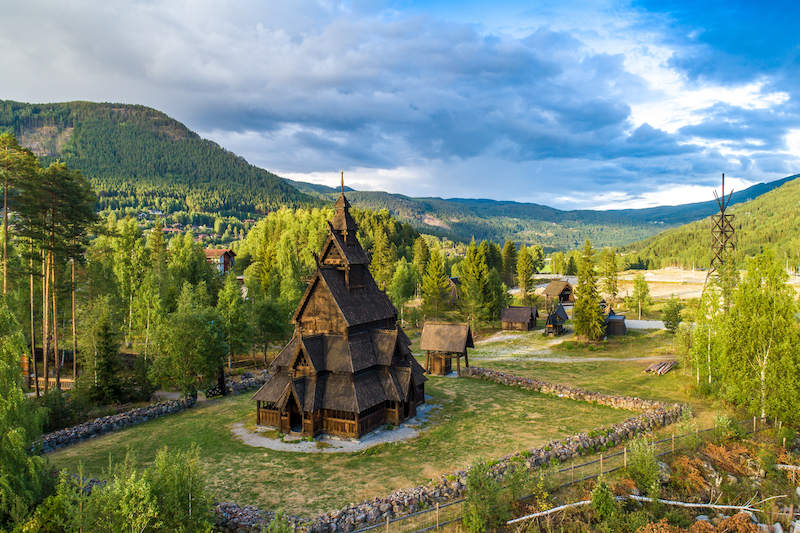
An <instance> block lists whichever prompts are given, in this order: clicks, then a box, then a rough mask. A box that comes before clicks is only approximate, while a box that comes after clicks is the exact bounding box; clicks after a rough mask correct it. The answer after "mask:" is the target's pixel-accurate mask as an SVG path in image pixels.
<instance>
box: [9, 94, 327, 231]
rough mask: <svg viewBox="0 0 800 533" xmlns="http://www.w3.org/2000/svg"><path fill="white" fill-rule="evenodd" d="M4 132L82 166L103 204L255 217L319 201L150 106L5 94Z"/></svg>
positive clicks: (45, 155)
mask: <svg viewBox="0 0 800 533" xmlns="http://www.w3.org/2000/svg"><path fill="white" fill-rule="evenodd" d="M0 131H10V132H12V133H14V135H15V136H16V137H17V139H18V140H19V142H20V144H22V145H25V146H28V147H30V148H31V149H32V150H33V151H34V152H35V153H36V155H37V156H39V157H40V159H41V160H42V161H43V163H45V164H47V163H48V162H50V161H53V160H55V159H60V160H62V161H64V162H66V163H67V165H69V166H70V168H74V169H79V170H81V171H82V172H83V174H84V175H85V176H86V177H87V178H88V179H89V181H90V182H91V184H92V186H93V187H94V189H95V191H96V192H97V193H98V196H99V208H100V209H104V208H110V209H115V210H122V211H124V210H125V209H126V208H130V209H142V208H156V209H160V210H162V211H164V212H170V213H173V212H176V211H195V212H203V213H214V214H220V215H233V216H239V217H243V218H247V217H250V216H255V215H258V214H264V213H267V212H269V211H271V210H275V209H278V208H279V207H281V206H284V205H285V206H290V207H295V206H299V205H309V204H311V205H317V204H319V200H317V199H316V198H313V197H311V196H308V195H306V194H304V193H302V192H300V191H298V189H296V188H295V187H292V186H291V185H290V184H288V183H286V182H285V181H283V180H282V179H281V178H279V177H278V176H276V175H275V174H272V173H270V172H267V171H266V170H264V169H261V168H258V167H256V166H253V165H250V164H249V163H247V161H245V160H244V159H243V158H241V157H239V156H237V155H236V154H234V153H232V152H229V151H227V150H225V149H223V148H221V147H220V146H219V145H217V144H216V143H214V142H212V141H209V140H206V139H202V138H200V136H199V135H197V134H196V133H195V132H193V131H191V130H189V129H188V128H187V127H186V126H184V125H183V124H181V123H180V122H178V121H176V120H174V119H172V118H170V117H168V116H167V115H165V114H164V113H161V112H160V111H156V110H155V109H151V108H149V107H144V106H140V105H124V104H107V103H104V104H96V103H91V102H67V103H57V104H36V105H33V104H24V103H19V102H12V101H2V100H0Z"/></svg>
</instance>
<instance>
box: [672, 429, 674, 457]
mask: <svg viewBox="0 0 800 533" xmlns="http://www.w3.org/2000/svg"><path fill="white" fill-rule="evenodd" d="M672 453H675V433H673V434H672Z"/></svg>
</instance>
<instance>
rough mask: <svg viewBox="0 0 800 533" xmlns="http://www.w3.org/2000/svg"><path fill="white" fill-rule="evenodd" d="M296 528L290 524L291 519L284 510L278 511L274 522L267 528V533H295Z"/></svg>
mask: <svg viewBox="0 0 800 533" xmlns="http://www.w3.org/2000/svg"><path fill="white" fill-rule="evenodd" d="M293 532H294V528H293V527H292V524H291V523H289V519H288V518H287V517H286V515H285V514H284V512H283V509H278V512H276V513H275V517H274V518H273V519H272V522H270V523H269V525H268V526H267V533H293Z"/></svg>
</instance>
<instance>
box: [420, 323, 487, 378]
mask: <svg viewBox="0 0 800 533" xmlns="http://www.w3.org/2000/svg"><path fill="white" fill-rule="evenodd" d="M474 347H475V343H473V342H472V330H471V329H470V327H469V324H451V323H446V322H425V325H424V326H423V327H422V337H421V338H420V340H419V348H420V350H425V351H426V352H427V357H426V358H425V370H426V371H427V372H428V374H433V375H436V376H446V375H447V374H449V373H450V372H452V371H453V363H452V360H453V359H455V360H456V369H457V370H458V375H459V376H460V375H461V357H462V356H463V357H464V364H465V366H467V367H469V357H468V356H467V348H474Z"/></svg>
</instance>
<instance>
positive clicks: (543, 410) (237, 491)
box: [48, 377, 632, 516]
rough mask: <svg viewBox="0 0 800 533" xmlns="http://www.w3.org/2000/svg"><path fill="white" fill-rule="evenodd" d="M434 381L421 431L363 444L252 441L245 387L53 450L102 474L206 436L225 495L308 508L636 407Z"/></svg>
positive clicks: (71, 465)
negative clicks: (355, 447) (260, 444)
mask: <svg viewBox="0 0 800 533" xmlns="http://www.w3.org/2000/svg"><path fill="white" fill-rule="evenodd" d="M426 390H427V392H428V394H430V395H431V396H432V398H431V399H430V400H429V402H430V403H433V404H436V405H439V406H441V407H440V408H439V409H436V410H434V411H433V412H432V413H431V415H430V422H429V424H427V425H428V427H427V429H426V430H425V431H424V432H423V433H422V434H421V435H419V436H418V437H416V438H414V439H411V440H409V441H407V442H403V441H401V442H398V443H394V444H381V445H378V446H375V447H373V448H369V449H367V450H365V451H362V452H354V453H335V454H328V453H326V454H304V453H293V452H278V451H273V450H269V449H264V448H254V447H251V446H248V445H245V444H243V443H242V442H241V441H240V440H238V439H236V438H234V437H233V436H232V434H231V425H232V424H234V423H237V422H245V423H250V424H252V419H253V418H254V416H255V413H254V411H255V406H254V405H253V402H251V401H250V400H249V395H241V396H236V397H230V398H225V399H221V400H213V401H208V402H201V403H200V404H198V406H197V407H196V408H194V409H191V410H189V411H187V412H185V413H181V414H177V415H172V416H170V417H167V418H163V419H159V420H155V421H152V422H148V423H145V424H142V425H140V426H136V427H133V428H129V429H126V430H124V431H120V432H117V433H113V434H110V435H106V436H103V437H100V438H97V439H92V440H90V441H88V442H84V443H82V444H79V445H76V446H72V447H70V448H67V449H65V450H62V451H59V452H57V453H53V454H51V455H49V456H48V457H49V460H50V461H51V463H52V464H53V465H54V466H56V467H58V468H63V469H67V470H69V471H71V472H76V471H77V469H78V464H79V463H80V462H82V463H83V465H84V470H85V471H86V473H88V474H89V475H92V476H96V477H102V476H103V471H104V469H106V468H107V467H108V464H109V457H110V458H111V459H110V460H111V461H115V462H116V461H120V460H121V459H122V458H123V457H124V455H125V453H126V449H128V448H129V449H131V450H132V451H133V452H134V453H135V454H136V456H137V458H138V461H139V462H140V463H141V464H142V465H147V464H149V463H150V462H151V461H152V460H153V458H154V456H155V453H156V451H157V450H158V449H159V448H161V447H162V446H165V445H166V446H169V447H171V448H180V449H185V448H188V447H189V446H190V445H191V444H192V443H197V444H198V445H199V446H200V448H201V454H202V456H203V458H204V460H205V462H206V467H207V470H208V474H209V477H210V480H211V485H212V490H213V492H214V495H215V496H216V497H217V498H218V499H219V500H224V501H234V502H237V503H239V504H253V505H257V506H259V507H261V508H265V509H274V508H277V507H283V508H285V509H286V510H287V511H289V512H291V513H295V514H300V515H305V516H308V515H313V514H315V513H319V512H323V511H328V510H331V509H336V508H340V507H342V506H344V505H347V504H348V503H351V502H357V501H361V500H363V499H371V498H373V497H375V496H385V495H388V494H389V493H391V492H392V491H393V490H396V489H399V488H406V487H411V486H416V485H418V484H422V483H426V482H427V481H429V480H430V479H431V478H433V477H438V476H439V475H441V474H443V473H450V472H453V471H455V470H459V469H461V468H464V467H466V466H468V465H469V464H470V463H471V462H472V461H474V460H475V459H476V458H479V457H483V458H498V457H501V456H503V455H505V454H508V453H513V452H516V451H520V450H524V449H527V448H530V447H533V446H537V445H541V444H543V443H545V442H547V441H549V440H551V439H553V438H559V437H564V436H567V435H571V434H574V433H576V432H579V431H584V430H588V429H591V428H593V427H595V426H599V425H601V424H605V425H609V424H614V423H616V422H619V421H620V420H623V419H625V418H627V417H628V416H631V414H632V413H630V412H627V411H617V410H614V409H611V408H607V407H602V406H596V405H591V404H587V403H583V402H577V401H572V400H563V399H559V398H554V397H549V396H545V395H541V394H538V393H531V392H529V391H523V390H521V389H517V388H513V387H506V386H502V385H497V384H493V383H489V382H486V381H481V380H476V379H468V378H463V379H453V378H435V377H434V378H431V380H430V381H429V382H428V385H427V389H426Z"/></svg>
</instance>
